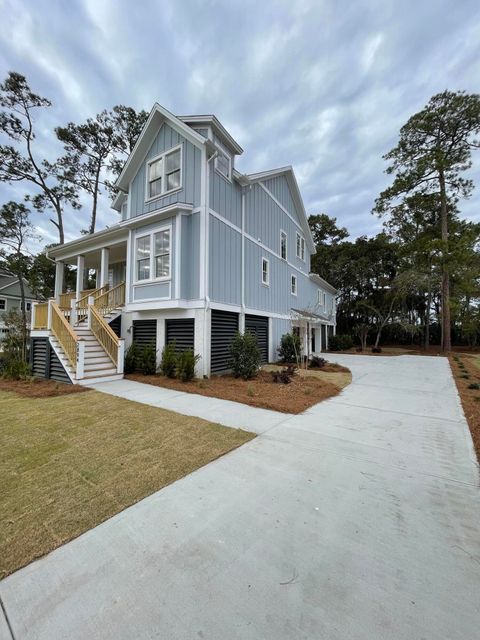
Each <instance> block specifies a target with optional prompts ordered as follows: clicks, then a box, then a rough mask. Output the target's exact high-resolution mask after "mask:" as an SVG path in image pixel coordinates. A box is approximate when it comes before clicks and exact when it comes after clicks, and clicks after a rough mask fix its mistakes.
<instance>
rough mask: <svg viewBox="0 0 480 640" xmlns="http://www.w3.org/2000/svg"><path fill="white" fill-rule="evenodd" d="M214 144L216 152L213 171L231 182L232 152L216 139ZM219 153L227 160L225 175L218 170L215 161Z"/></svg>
mask: <svg viewBox="0 0 480 640" xmlns="http://www.w3.org/2000/svg"><path fill="white" fill-rule="evenodd" d="M214 144H215V146H216V147H217V154H216V156H215V160H214V165H215V171H216V172H217V173H218V175H219V176H220V177H221V178H223V179H224V180H227V182H230V183H231V182H232V169H233V163H232V154H231V153H230V152H229V151H228V150H227V149H226V148H225V146H224V145H223V144H222V143H221V142H219V141H218V140H215V141H214ZM219 154H222V155H223V156H225V158H227V160H228V174H227V175H225V174H224V173H222V171H220V169H219V168H218V162H217V161H218V156H219Z"/></svg>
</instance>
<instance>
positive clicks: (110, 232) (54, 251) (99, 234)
mask: <svg viewBox="0 0 480 640" xmlns="http://www.w3.org/2000/svg"><path fill="white" fill-rule="evenodd" d="M124 231H125V229H124V227H122V226H121V225H120V223H118V224H115V225H113V226H111V227H107V228H106V229H101V230H100V231H95V233H89V234H86V235H84V236H81V237H80V238H75V240H70V242H65V243H64V244H59V245H57V246H56V247H52V248H51V249H48V250H47V252H46V255H47V258H55V257H58V256H61V255H62V254H63V253H65V250H67V251H68V250H70V249H75V248H76V246H77V245H78V246H80V247H81V246H82V245H88V244H90V243H91V242H93V241H95V240H98V239H99V238H100V239H102V238H104V237H108V236H115V235H116V234H117V233H118V232H124Z"/></svg>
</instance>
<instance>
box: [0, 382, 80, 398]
mask: <svg viewBox="0 0 480 640" xmlns="http://www.w3.org/2000/svg"><path fill="white" fill-rule="evenodd" d="M0 389H2V390H3V391H13V393H16V394H17V395H18V396H22V397H24V398H54V397H55V396H65V395H70V394H72V393H83V392H85V391H89V389H87V388H86V387H82V386H80V385H78V384H65V382H55V380H43V379H42V378H33V379H32V380H6V379H5V378H0Z"/></svg>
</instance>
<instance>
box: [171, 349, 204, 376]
mask: <svg viewBox="0 0 480 640" xmlns="http://www.w3.org/2000/svg"><path fill="white" fill-rule="evenodd" d="M199 360H200V356H199V355H198V354H197V355H195V354H194V353H193V349H186V350H185V351H182V353H180V355H179V356H178V357H177V376H178V377H179V378H180V380H181V381H182V382H189V381H190V380H193V378H194V377H195V365H196V364H197V362H198V361H199Z"/></svg>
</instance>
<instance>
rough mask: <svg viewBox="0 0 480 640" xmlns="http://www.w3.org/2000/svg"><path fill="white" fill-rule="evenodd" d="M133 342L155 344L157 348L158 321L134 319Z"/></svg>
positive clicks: (143, 344)
mask: <svg viewBox="0 0 480 640" xmlns="http://www.w3.org/2000/svg"><path fill="white" fill-rule="evenodd" d="M133 342H134V343H135V344H136V345H137V346H139V347H144V346H145V345H147V344H153V345H154V346H155V349H156V348H157V321H156V320H134V321H133Z"/></svg>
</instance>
